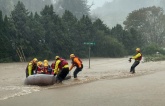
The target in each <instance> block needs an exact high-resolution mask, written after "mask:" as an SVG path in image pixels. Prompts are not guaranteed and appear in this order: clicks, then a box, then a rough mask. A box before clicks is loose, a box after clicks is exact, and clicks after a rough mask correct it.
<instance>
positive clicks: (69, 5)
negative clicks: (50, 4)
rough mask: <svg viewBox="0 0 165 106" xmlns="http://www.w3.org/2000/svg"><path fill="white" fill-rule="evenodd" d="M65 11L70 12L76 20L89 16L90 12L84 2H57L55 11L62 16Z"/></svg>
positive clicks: (76, 0) (63, 0) (82, 0)
mask: <svg viewBox="0 0 165 106" xmlns="http://www.w3.org/2000/svg"><path fill="white" fill-rule="evenodd" d="M65 10H68V11H70V12H71V13H72V14H73V15H74V16H76V17H77V18H78V19H80V18H81V17H82V16H83V15H89V11H90V9H89V6H88V5H87V1H86V0H58V1H57V3H56V4H55V11H56V12H57V13H58V14H60V15H61V16H62V14H63V13H64V12H65Z"/></svg>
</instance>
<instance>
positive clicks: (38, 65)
mask: <svg viewBox="0 0 165 106" xmlns="http://www.w3.org/2000/svg"><path fill="white" fill-rule="evenodd" d="M42 73H43V64H42V62H41V61H39V62H38V63H37V74H42Z"/></svg>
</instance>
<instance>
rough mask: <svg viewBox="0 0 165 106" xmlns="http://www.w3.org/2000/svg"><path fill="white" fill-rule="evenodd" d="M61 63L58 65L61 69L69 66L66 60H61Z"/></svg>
mask: <svg viewBox="0 0 165 106" xmlns="http://www.w3.org/2000/svg"><path fill="white" fill-rule="evenodd" d="M59 60H60V63H59V65H58V68H59V69H62V68H63V67H64V66H65V65H68V62H67V61H66V60H65V59H62V58H60V59H59Z"/></svg>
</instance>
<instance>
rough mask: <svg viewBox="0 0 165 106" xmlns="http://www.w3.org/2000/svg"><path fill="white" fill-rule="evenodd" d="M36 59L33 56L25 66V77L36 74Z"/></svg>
mask: <svg viewBox="0 0 165 106" xmlns="http://www.w3.org/2000/svg"><path fill="white" fill-rule="evenodd" d="M37 62H38V59H37V58H34V59H33V60H31V61H30V62H29V63H28V65H27V67H26V77H28V76H30V75H33V74H36V69H37Z"/></svg>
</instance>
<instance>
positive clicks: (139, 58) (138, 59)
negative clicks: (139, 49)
mask: <svg viewBox="0 0 165 106" xmlns="http://www.w3.org/2000/svg"><path fill="white" fill-rule="evenodd" d="M140 54H141V53H140ZM141 59H142V54H141V56H140V57H138V58H137V59H135V60H137V61H140V60H141Z"/></svg>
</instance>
